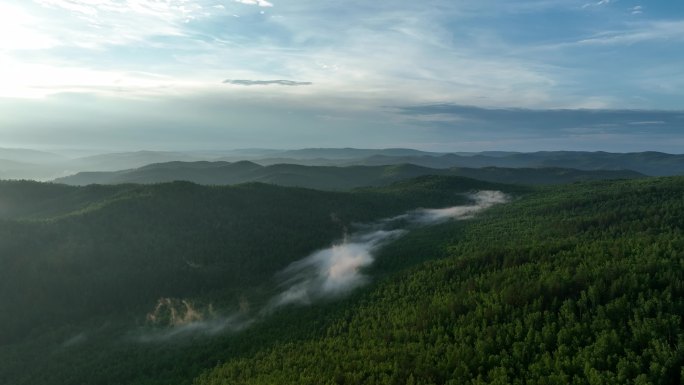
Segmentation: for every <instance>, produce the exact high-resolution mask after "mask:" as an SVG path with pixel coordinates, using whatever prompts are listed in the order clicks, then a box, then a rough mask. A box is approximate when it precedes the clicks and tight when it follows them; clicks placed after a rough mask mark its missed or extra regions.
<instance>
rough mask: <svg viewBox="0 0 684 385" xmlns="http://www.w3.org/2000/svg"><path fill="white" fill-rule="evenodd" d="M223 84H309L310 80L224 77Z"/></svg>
mask: <svg viewBox="0 0 684 385" xmlns="http://www.w3.org/2000/svg"><path fill="white" fill-rule="evenodd" d="M223 83H224V84H234V85H238V86H270V85H277V86H310V85H311V84H313V83H311V82H296V81H293V80H240V79H226V80H224V81H223Z"/></svg>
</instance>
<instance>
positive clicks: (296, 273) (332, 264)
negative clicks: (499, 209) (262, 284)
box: [267, 191, 508, 310]
mask: <svg viewBox="0 0 684 385" xmlns="http://www.w3.org/2000/svg"><path fill="white" fill-rule="evenodd" d="M471 198H472V199H473V204H470V205H464V206H454V207H447V208H442V209H418V210H413V211H410V212H408V213H406V214H403V215H399V216H396V217H392V218H387V219H384V220H381V221H379V222H377V223H375V224H371V225H366V226H364V229H363V230H361V231H358V232H356V233H352V234H351V235H348V236H347V237H345V238H344V239H343V240H341V241H339V242H337V243H335V244H334V245H332V246H331V247H329V248H326V249H323V250H319V251H316V252H314V253H313V254H311V255H309V256H308V257H306V258H304V259H302V260H299V261H296V262H293V263H292V264H291V265H290V266H288V267H287V268H286V269H285V270H283V271H282V272H281V273H280V274H279V276H280V277H281V279H282V282H283V283H282V285H283V286H284V287H285V289H284V290H283V292H281V293H280V294H279V295H277V296H276V297H275V298H274V299H273V300H271V302H270V304H269V306H268V307H267V310H272V309H273V308H277V307H281V306H284V305H289V304H300V305H309V304H312V303H314V302H315V301H317V300H321V299H325V298H334V297H338V296H341V295H344V294H346V293H348V292H350V291H352V290H353V289H355V288H357V287H359V286H361V285H363V284H364V283H366V282H368V279H369V278H368V277H367V276H366V275H364V274H363V269H364V268H366V267H368V266H370V265H371V264H373V262H374V261H375V254H376V252H377V251H378V250H379V249H380V248H381V247H382V246H383V245H385V244H386V243H388V242H390V241H393V240H395V239H397V238H399V237H401V236H402V235H404V234H406V233H408V232H409V230H410V228H413V227H417V226H428V225H432V224H437V223H441V222H445V221H448V220H452V219H457V220H462V219H467V218H471V217H472V216H473V215H475V213H477V212H478V211H481V210H483V209H486V208H488V207H491V206H493V205H495V204H498V203H504V202H506V201H507V200H508V197H507V195H506V194H504V193H502V192H500V191H480V192H478V193H475V194H473V195H472V196H471ZM398 225H401V226H402V227H403V228H399V229H397V228H396V227H397V226H398Z"/></svg>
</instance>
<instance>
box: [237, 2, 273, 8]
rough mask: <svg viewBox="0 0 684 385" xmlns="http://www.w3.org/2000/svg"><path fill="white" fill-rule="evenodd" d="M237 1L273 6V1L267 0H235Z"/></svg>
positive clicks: (260, 5)
mask: <svg viewBox="0 0 684 385" xmlns="http://www.w3.org/2000/svg"><path fill="white" fill-rule="evenodd" d="M235 2H236V3H241V4H247V5H257V6H259V7H272V6H273V3H271V2H268V1H266V0H235Z"/></svg>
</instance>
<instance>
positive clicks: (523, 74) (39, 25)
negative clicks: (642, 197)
mask: <svg viewBox="0 0 684 385" xmlns="http://www.w3.org/2000/svg"><path fill="white" fill-rule="evenodd" d="M683 106H684V2H683V1H679V0H641V1H631V0H596V1H587V0H518V1H511V0H478V1H472V0H423V1H408V0H393V1H383V0H380V1H360V0H346V1H332V0H268V1H267V0H0V147H23V148H37V149H52V150H60V149H61V150H68V149H96V150H101V151H128V150H142V149H149V150H221V149H235V148H280V149H289V148H304V147H360V148H390V147H409V148H417V149H422V150H432V151H445V152H448V151H485V150H513V151H536V150H590V151H595V150H604V151H616V152H627V151H644V150H655V151H664V152H673V153H682V152H683V151H682V150H681V149H682V148H684V133H683V131H684V107H683Z"/></svg>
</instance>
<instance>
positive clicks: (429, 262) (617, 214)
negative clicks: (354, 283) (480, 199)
mask: <svg viewBox="0 0 684 385" xmlns="http://www.w3.org/2000/svg"><path fill="white" fill-rule="evenodd" d="M22 189H23V190H26V192H25V193H22V192H21V191H22ZM478 189H502V190H504V191H506V192H508V193H510V194H511V195H512V196H513V198H514V199H513V201H512V202H511V203H508V204H506V205H501V206H496V207H493V208H491V209H489V210H488V211H486V212H484V213H483V214H482V215H479V216H478V217H476V218H474V219H471V220H469V221H465V222H450V223H445V224H442V225H438V226H431V227H424V228H421V229H416V230H413V231H412V232H411V233H409V234H408V235H407V236H405V237H403V238H401V239H399V240H397V241H395V242H394V243H392V244H390V245H387V246H386V247H385V248H384V249H383V250H382V251H381V253H380V255H379V259H378V260H377V261H376V264H375V265H373V266H372V267H370V268H369V271H368V272H367V273H368V274H369V275H370V276H372V277H374V280H373V282H372V283H371V284H370V285H368V286H366V287H364V288H362V289H360V290H358V291H356V292H354V293H353V294H351V295H350V296H349V297H347V298H344V299H340V300H337V301H331V302H327V303H321V304H318V305H316V306H310V307H288V308H284V309H281V310H279V311H278V312H276V313H274V314H272V315H270V316H269V317H266V318H264V319H262V320H260V321H259V322H257V323H255V324H254V325H253V326H252V327H250V328H248V329H246V330H244V331H241V332H239V333H220V334H215V335H209V336H205V335H197V336H189V337H187V338H179V339H169V340H160V341H155V342H149V341H147V342H145V340H143V339H141V336H145V335H147V333H150V332H155V331H158V330H157V329H158V328H159V327H158V326H149V325H146V324H145V314H148V312H149V311H151V310H153V308H154V306H155V304H156V303H157V302H158V300H159V299H160V298H176V299H191V300H192V301H194V302H193V304H197V308H202V307H203V306H208V304H213V305H214V306H216V308H217V309H218V311H221V309H230V308H235V307H237V306H238V301H241V300H242V299H245V300H248V301H249V302H251V303H252V304H257V303H258V302H259V301H263V300H264V298H268V297H269V296H270V295H271V294H272V293H273V292H274V290H276V287H275V282H273V279H272V277H273V273H274V272H276V271H278V270H280V269H281V268H282V267H284V266H286V265H287V264H288V263H290V262H291V261H293V260H296V259H298V258H301V257H302V256H305V255H306V254H308V253H309V252H310V251H312V250H315V249H316V248H319V247H322V246H326V245H328V244H329V242H330V241H331V240H334V239H337V238H339V237H340V236H341V235H342V232H343V231H344V228H345V227H348V226H351V224H352V223H353V222H369V221H372V220H375V219H378V218H382V217H386V216H390V215H396V214H398V213H401V212H403V211H405V210H407V209H412V208H416V207H421V206H422V207H442V206H447V205H452V204H461V203H464V202H465V201H466V198H465V196H464V195H463V194H462V192H467V191H473V190H478ZM38 190H40V191H38ZM2 202H12V207H13V209H12V210H10V211H6V212H5V214H2V213H0V214H2V215H0V217H2V218H4V219H1V220H0V282H1V285H2V286H0V288H1V290H0V305H2V308H3V312H0V326H1V328H0V341H2V342H0V383H3V384H32V385H36V384H38V385H40V384H83V383H97V384H124V383H125V384H159V385H161V384H165V385H169V384H190V383H193V382H194V383H195V384H196V385H205V384H356V383H358V384H361V383H364V384H367V383H376V384H468V383H472V384H485V383H487V384H509V383H513V384H515V383H519V384H523V383H529V384H556V383H557V384H566V383H576V384H613V383H627V384H630V383H631V384H668V385H669V384H679V383H680V382H681V379H682V375H683V374H684V373H682V366H683V365H684V324H683V321H682V314H684V299H683V297H684V233H683V232H682V229H683V228H684V178H677V177H675V178H651V179H640V180H632V181H610V182H597V183H586V184H572V185H567V186H562V187H561V186H550V187H536V188H533V189H532V188H526V187H519V186H518V187H516V186H503V185H494V184H489V183H485V182H478V181H474V180H469V179H463V178H444V177H422V178H419V179H417V180H412V181H407V182H401V183H399V184H395V185H392V186H389V187H384V188H375V189H363V190H357V191H355V192H352V193H331V192H328V193H324V192H319V191H314V190H305V189H287V188H280V187H274V186H267V185H260V184H250V185H241V186H236V187H207V186H197V185H193V184H190V183H171V184H162V185H151V186H135V185H121V186H110V187H103V186H89V187H85V188H73V187H66V186H56V185H45V184H34V183H28V182H12V183H9V182H7V183H5V182H3V183H0V204H1V203H2ZM32 202H43V203H41V204H40V205H32V204H31V203H32ZM38 206H39V207H42V209H38V208H36V207H38ZM169 303H182V302H179V300H173V301H169ZM254 308H258V306H254ZM161 331H164V329H162V330H161Z"/></svg>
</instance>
